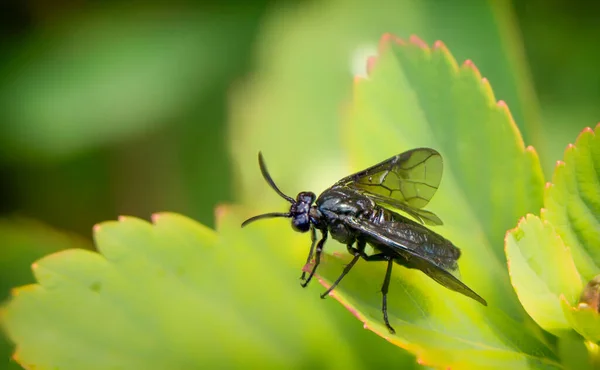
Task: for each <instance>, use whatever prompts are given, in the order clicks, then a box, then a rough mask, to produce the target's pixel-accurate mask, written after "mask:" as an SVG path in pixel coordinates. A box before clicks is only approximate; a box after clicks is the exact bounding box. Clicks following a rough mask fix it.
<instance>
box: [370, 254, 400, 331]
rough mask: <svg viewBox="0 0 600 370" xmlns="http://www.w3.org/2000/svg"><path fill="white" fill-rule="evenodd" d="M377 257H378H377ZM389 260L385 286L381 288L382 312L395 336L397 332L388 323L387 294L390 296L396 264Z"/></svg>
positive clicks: (387, 324) (384, 281)
mask: <svg viewBox="0 0 600 370" xmlns="http://www.w3.org/2000/svg"><path fill="white" fill-rule="evenodd" d="M375 256H377V255H375ZM373 257H374V256H373ZM387 260H388V265H387V271H386V272H385V279H384V280H383V286H382V287H381V294H382V295H383V300H382V304H381V312H383V321H384V322H385V326H387V328H388V330H389V331H390V333H391V334H395V333H396V331H395V330H394V328H392V326H391V325H390V322H389V321H388V314H387V294H388V288H389V287H390V279H391V278H392V265H393V263H394V260H393V259H392V258H390V257H388V258H387Z"/></svg>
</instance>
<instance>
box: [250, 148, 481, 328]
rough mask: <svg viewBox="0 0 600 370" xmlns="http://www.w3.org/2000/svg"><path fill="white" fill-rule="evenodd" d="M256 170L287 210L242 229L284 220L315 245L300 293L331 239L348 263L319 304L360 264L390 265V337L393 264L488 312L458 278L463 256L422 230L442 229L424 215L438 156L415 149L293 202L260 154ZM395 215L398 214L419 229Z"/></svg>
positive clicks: (436, 179) (436, 178)
mask: <svg viewBox="0 0 600 370" xmlns="http://www.w3.org/2000/svg"><path fill="white" fill-rule="evenodd" d="M258 163H259V166H260V170H261V172H262V175H263V177H264V179H265V180H266V182H267V183H268V184H269V186H271V188H272V189H273V190H274V191H275V192H276V193H277V194H279V195H280V196H281V197H282V198H284V199H285V200H287V201H288V202H289V203H290V204H291V206H290V209H289V211H288V212H285V213H283V212H273V213H266V214H262V215H258V216H254V217H251V218H249V219H248V220H246V221H244V222H243V223H242V227H244V226H246V225H248V224H249V223H250V222H253V221H256V220H259V219H264V218H273V217H287V218H291V221H292V228H293V229H294V230H296V231H298V232H301V233H305V232H310V233H311V240H312V243H311V247H310V251H309V253H308V258H307V261H306V262H307V263H310V262H311V261H312V260H313V258H314V263H313V266H312V269H311V271H310V273H309V274H308V277H307V276H306V273H305V272H303V273H302V276H301V279H302V280H303V283H302V286H303V287H306V286H307V285H308V283H309V282H310V281H311V279H312V277H313V276H314V274H315V272H316V271H317V268H318V267H319V263H320V261H321V254H322V253H323V247H324V245H325V242H326V241H327V238H328V236H329V235H331V237H332V238H333V239H335V240H337V241H339V242H340V243H343V244H345V245H346V247H347V250H348V252H349V253H350V254H351V255H352V256H353V258H352V260H351V261H350V263H348V264H347V265H346V266H345V268H344V269H343V271H342V273H341V274H340V276H339V277H338V278H337V279H336V280H335V281H334V282H333V284H331V286H330V287H329V289H327V290H326V291H325V292H324V293H323V294H322V295H321V298H325V297H326V296H327V295H328V294H329V292H331V291H332V290H333V289H335V287H336V286H337V285H338V284H339V283H340V282H341V281H342V279H343V278H344V276H346V274H347V273H348V272H349V271H350V270H351V269H352V267H353V266H354V265H355V264H356V262H357V261H358V260H359V259H360V258H362V259H364V260H365V261H369V262H371V261H381V262H385V263H387V270H386V273H385V277H384V279H383V284H382V287H381V293H382V306H381V310H382V313H383V321H384V322H385V325H386V326H387V328H388V329H389V331H390V333H392V334H394V333H395V331H394V328H392V326H391V325H390V323H389V321H388V313H387V295H388V288H389V285H390V279H391V276H392V267H393V265H394V262H395V263H397V264H399V265H401V266H404V267H407V268H411V269H418V270H421V271H422V272H424V273H425V274H427V275H428V276H429V277H430V278H432V279H433V280H435V281H436V282H438V283H439V284H441V285H443V286H445V287H446V288H448V289H451V290H454V291H456V292H459V293H462V294H464V295H465V296H467V297H470V298H472V299H474V300H476V301H477V302H479V303H481V304H483V305H485V306H487V302H486V301H485V300H484V299H483V298H481V297H480V296H479V295H478V294H477V293H475V292H474V291H473V290H471V289H470V288H469V287H468V286H466V285H465V284H464V283H463V282H462V281H460V279H459V278H458V277H457V276H458V264H457V261H458V259H459V257H460V255H461V251H460V249H459V248H458V247H456V246H455V245H454V244H452V242H450V241H449V240H447V239H445V238H444V237H442V236H441V235H439V234H437V233H435V232H433V231H432V230H430V229H429V228H428V227H426V226H425V225H429V226H435V225H441V224H442V220H441V219H440V218H439V217H438V216H436V215H435V214H434V213H432V212H430V211H426V210H424V209H423V207H425V206H426V205H427V204H428V203H429V201H430V200H431V198H432V197H433V195H434V194H435V192H436V191H437V189H438V187H439V184H440V181H441V178H442V171H443V162H442V156H441V155H440V153H438V152H437V151H436V150H434V149H430V148H417V149H412V150H409V151H406V152H404V153H401V154H398V155H396V156H394V157H391V158H389V159H387V160H385V161H383V162H381V163H378V164H376V165H374V166H372V167H369V168H367V169H365V170H362V171H360V172H357V173H354V174H352V175H350V176H347V177H345V178H343V179H341V180H339V181H338V182H336V183H335V184H334V185H333V186H331V187H330V188H328V189H327V190H325V191H323V193H321V195H319V197H317V196H316V195H315V194H314V193H313V192H310V191H303V192H300V193H299V194H298V195H297V196H296V199H294V198H292V197H290V196H288V195H286V194H284V193H283V192H282V191H281V190H279V188H278V187H277V185H275V182H274V181H273V179H272V178H271V175H270V174H269V172H268V170H267V166H266V164H265V161H264V158H263V156H262V154H261V153H258ZM396 211H402V212H404V213H406V214H408V215H410V216H411V217H412V218H414V219H416V220H417V221H418V222H415V221H413V220H411V219H409V218H408V217H405V216H403V215H401V214H399V213H398V212H396ZM317 231H319V232H320V234H321V235H320V238H317ZM367 244H368V245H370V246H371V247H372V248H373V253H372V254H367V253H366V252H365V248H366V246H367Z"/></svg>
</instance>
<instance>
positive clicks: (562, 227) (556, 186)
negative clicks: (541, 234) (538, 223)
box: [541, 125, 600, 281]
mask: <svg viewBox="0 0 600 370" xmlns="http://www.w3.org/2000/svg"><path fill="white" fill-rule="evenodd" d="M599 132H600V125H598V126H596V129H595V130H592V129H591V128H586V129H585V130H583V132H582V133H581V134H580V135H579V137H578V138H577V140H576V141H575V145H569V146H568V147H567V149H566V150H565V154H564V160H563V161H562V162H561V161H559V162H558V163H557V165H556V168H555V170H554V175H553V176H552V184H548V185H547V186H546V192H545V193H544V207H545V209H544V210H543V211H542V213H541V217H542V219H543V220H547V221H548V222H550V223H551V224H552V225H553V226H554V228H555V229H556V232H557V233H558V234H559V235H560V237H561V238H562V239H563V240H564V242H565V244H566V245H568V246H569V247H570V248H571V251H572V253H573V258H574V260H575V264H576V265H577V269H578V270H579V272H580V273H581V275H582V276H583V278H584V280H586V281H588V280H591V279H592V278H594V276H596V275H597V274H598V273H600V248H598V246H599V245H600V233H599V232H598V230H600V175H599V174H600V138H599V135H598V133H599Z"/></svg>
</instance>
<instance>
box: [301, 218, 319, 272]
mask: <svg viewBox="0 0 600 370" xmlns="http://www.w3.org/2000/svg"><path fill="white" fill-rule="evenodd" d="M310 240H311V242H310V251H309V252H308V257H307V258H306V264H308V263H309V262H310V260H311V259H312V256H313V253H314V252H315V244H317V230H316V229H315V228H314V227H311V228H310ZM305 276H306V271H302V275H301V276H300V280H304V278H305Z"/></svg>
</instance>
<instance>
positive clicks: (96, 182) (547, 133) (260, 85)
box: [0, 0, 600, 368]
mask: <svg viewBox="0 0 600 370" xmlns="http://www.w3.org/2000/svg"><path fill="white" fill-rule="evenodd" d="M369 4H370V5H369ZM584 4H585V5H584ZM590 7H595V8H593V9H592V8H590ZM599 10H600V5H593V3H589V2H586V3H583V2H579V3H578V2H567V1H564V0H550V1H542V0H532V1H527V2H522V1H514V2H510V1H499V2H493V1H491V0H490V1H489V2H481V1H480V2H476V1H467V0H464V1H456V2H441V1H433V0H431V1H392V0H378V1H375V2H369V3H367V2H361V1H353V0H347V1H321V2H320V1H316V0H313V1H309V0H302V1H298V0H284V1H282V0H280V1H274V0H273V1H270V0H259V1H247V2H245V1H243V0H238V1H225V2H223V1H212V2H211V1H208V2H206V1H205V2H192V1H174V2H169V3H167V2H163V3H161V2H142V1H139V2H127V3H123V2H110V1H104V2H100V1H84V0H62V1H55V2H52V3H49V2H44V1H36V0H30V1H17V0H14V1H2V2H1V4H0V174H1V177H2V181H1V182H0V197H1V200H0V211H1V212H2V215H1V216H2V221H0V248H1V249H0V288H1V289H2V290H1V291H0V294H1V295H2V297H3V298H6V297H8V295H9V289H10V287H13V286H17V285H22V284H24V283H28V282H31V281H32V277H31V274H30V272H29V265H30V264H31V262H32V261H33V260H35V259H36V258H39V257H40V256H42V255H44V254H46V253H48V252H50V251H53V250H57V249H61V248H63V246H65V245H73V243H74V241H73V240H75V243H77V245H81V246H83V247H90V248H91V241H90V238H91V228H92V226H93V225H94V224H95V223H97V222H100V221H103V220H109V219H115V218H116V217H117V216H118V215H122V214H125V215H134V216H138V217H142V218H145V219H148V218H149V216H150V214H151V213H153V212H157V211H163V210H168V211H174V212H179V213H182V214H185V215H187V216H190V217H192V218H194V219H196V220H198V221H200V222H202V223H204V224H207V225H209V226H212V225H214V220H213V210H214V206H215V205H217V204H218V203H223V202H231V201H235V200H236V199H239V197H238V195H239V191H238V190H239V189H240V188H242V186H241V185H240V184H237V183H236V181H237V180H236V177H235V171H236V169H235V167H234V165H233V163H232V159H231V158H232V157H231V154H230V153H231V152H232V151H233V152H235V151H236V150H237V147H236V142H235V141H233V142H230V140H231V138H235V137H239V135H240V132H243V133H244V135H246V134H247V135H260V136H263V139H262V140H269V139H270V137H269V135H272V136H273V137H272V140H280V139H279V136H278V134H277V132H276V131H266V130H261V131H260V132H254V131H253V126H251V124H252V119H249V121H250V124H246V126H245V128H244V129H241V128H240V127H241V125H243V124H242V123H240V121H244V115H245V114H250V113H253V112H251V111H252V110H253V109H259V110H262V111H273V112H279V113H277V114H278V115H277V114H275V116H276V117H278V119H281V120H282V121H281V124H282V125H292V127H295V128H296V129H297V130H301V129H302V127H300V125H302V123H303V120H311V118H312V116H311V112H307V110H308V109H309V108H310V109H312V107H310V106H308V107H307V106H306V105H307V104H308V103H306V102H307V101H309V99H308V100H307V99H305V98H306V97H307V94H309V92H310V91H312V90H311V89H313V90H314V89H322V91H323V94H324V99H321V98H322V97H314V99H313V103H314V101H318V102H321V106H319V105H315V106H314V108H315V109H314V111H317V112H320V111H319V109H321V110H327V111H328V112H336V111H339V106H341V105H342V104H343V103H344V99H343V98H344V96H345V95H344V92H345V91H346V90H348V89H349V86H350V85H351V81H352V74H353V73H354V72H356V67H352V66H353V64H352V58H351V57H352V55H351V54H348V55H346V56H345V57H344V58H338V57H339V55H341V54H340V53H338V50H337V49H338V46H339V45H342V46H343V47H344V48H347V49H349V50H353V49H356V50H360V47H362V46H364V47H365V50H367V51H369V52H372V51H373V47H374V46H375V45H376V43H377V41H378V39H379V36H380V35H381V33H382V32H384V31H386V30H389V31H391V32H394V33H397V34H399V36H401V37H407V36H408V35H410V34H412V33H415V34H418V35H419V36H420V37H422V38H423V39H424V40H426V41H427V42H428V43H433V42H434V41H435V40H438V39H441V40H442V41H444V42H445V44H446V45H447V46H448V48H449V49H450V51H451V53H453V54H454V56H455V57H456V59H457V61H458V62H459V63H462V61H464V60H465V59H472V60H473V61H474V63H475V64H476V65H477V67H478V68H479V70H480V71H481V73H482V75H483V76H484V77H487V78H488V79H489V80H490V82H491V84H492V87H493V88H494V92H495V94H496V98H497V99H503V100H505V101H506V102H507V103H508V105H509V107H510V109H511V112H512V114H513V116H514V118H515V120H516V121H517V124H518V125H519V127H520V128H521V130H522V133H523V135H524V139H525V143H526V145H534V146H535V147H536V149H537V150H538V152H539V153H540V156H541V160H542V164H543V166H544V170H545V174H546V179H547V180H549V179H550V177H549V176H550V174H551V171H552V168H553V166H554V163H555V161H556V160H559V159H561V158H562V152H563V150H564V148H565V146H566V145H567V144H568V143H569V142H573V141H574V140H575V137H576V135H577V134H578V133H579V131H581V129H582V128H583V127H585V126H592V127H593V126H595V124H596V123H597V122H598V121H600V104H598V102H599V101H600V69H599V68H598V65H599V59H600V53H599V52H598V50H597V48H596V45H597V43H598V41H597V40H598V39H599V36H600V23H598V22H597V16H596V15H597V14H598V11H599ZM328 17H330V18H328ZM319 22H320V23H319ZM319 24H320V25H323V28H318V27H315V25H319ZM325 25H326V27H325ZM373 25H377V27H375V26H373ZM378 27H379V28H383V29H382V30H380V29H379V28H378ZM349 31H352V32H349ZM348 34H352V38H350V37H348V38H343V37H342V36H344V35H348ZM325 40H326V41H327V42H326V41H325ZM356 40H363V41H364V45H363V44H352V42H355V41H356ZM323 48H330V49H331V50H335V51H336V53H334V52H331V53H329V54H328V53H327V52H322V51H323V50H324V49H323ZM355 55H356V54H355ZM360 60H362V59H359V61H360ZM354 64H356V62H355V63H354ZM359 64H360V63H359ZM353 68H354V69H353ZM332 72H333V73H332ZM340 81H341V82H340ZM280 92H284V94H281V95H285V96H282V97H281V101H278V100H277V98H278V94H279V93H280ZM295 92H297V94H296V95H294V93H295ZM303 94H304V95H303ZM257 96H262V97H263V99H262V100H261V99H260V98H258V97H257ZM233 97H235V99H233ZM265 97H267V98H265ZM268 97H272V99H270V98H268ZM328 99H329V100H328ZM233 101H235V104H234V103H232V102H233ZM253 104H257V105H258V104H260V105H261V106H260V107H257V106H254V105H253ZM303 104H305V105H303ZM248 105H250V107H248ZM298 112H305V113H306V115H301V114H298ZM286 114H287V115H289V116H286ZM267 115H268V114H267ZM275 116H273V115H272V116H270V117H271V118H272V117H275ZM257 117H259V118H260V117H261V115H260V114H258V115H257ZM319 117H320V118H323V117H326V115H321V116H319ZM234 118H235V121H236V123H235V124H232V121H234ZM335 119H336V117H335V115H332V116H331V120H335ZM307 122H308V121H307ZM270 124H272V125H276V123H275V122H271V123H270ZM314 125H315V123H314V122H312V121H310V124H309V125H308V127H310V128H311V129H312V128H313V127H315V126H314ZM473 125H474V129H476V125H477V123H475V122H474V123H473ZM238 130H239V131H238ZM327 133H328V131H327V129H324V131H321V132H308V133H306V135H307V137H310V135H326V134H327ZM243 149H244V150H245V149H246V147H244V148H243ZM254 149H255V148H252V150H254ZM256 149H259V148H256ZM326 153H327V151H326V150H324V151H322V152H320V154H326ZM247 155H248V156H249V157H251V158H252V163H254V161H255V160H254V156H255V151H252V152H249V153H247ZM244 171H246V170H244ZM247 171H257V168H256V167H255V166H254V165H253V167H252V168H249V169H247ZM293 191H296V189H294V190H293ZM55 230H60V231H62V232H58V231H55ZM65 232H66V233H65ZM65 238H68V239H69V241H68V242H66V241H65ZM2 348H6V350H5V351H4V352H2V353H0V357H3V358H8V356H9V350H8V347H6V346H4V347H2ZM2 366H3V364H2V361H0V368H1V367H2Z"/></svg>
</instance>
